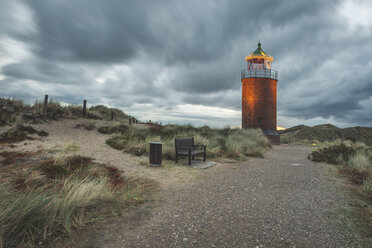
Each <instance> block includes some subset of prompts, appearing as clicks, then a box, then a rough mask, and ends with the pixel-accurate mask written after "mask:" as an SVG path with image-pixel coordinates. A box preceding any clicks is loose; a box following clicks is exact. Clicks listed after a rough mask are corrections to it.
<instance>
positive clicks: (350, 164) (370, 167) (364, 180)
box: [309, 141, 372, 192]
mask: <svg viewBox="0 0 372 248" xmlns="http://www.w3.org/2000/svg"><path fill="white" fill-rule="evenodd" d="M328 144H329V146H328V147H324V148H318V149H316V150H314V151H313V152H312V153H311V154H310V155H309V158H310V159H312V160H313V161H316V162H326V163H330V164H335V165H340V167H339V168H340V170H341V171H343V172H345V173H347V175H348V176H349V178H350V179H351V180H352V181H353V182H355V183H357V184H359V185H361V186H362V188H363V190H365V191H367V192H371V190H370V187H371V177H372V148H371V147H368V146H366V145H364V144H363V143H353V142H350V141H346V142H345V141H337V142H330V143H328ZM321 147H323V145H321Z"/></svg>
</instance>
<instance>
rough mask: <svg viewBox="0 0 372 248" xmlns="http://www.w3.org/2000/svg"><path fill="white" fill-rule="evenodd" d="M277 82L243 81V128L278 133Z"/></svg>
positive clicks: (271, 80)
mask: <svg viewBox="0 0 372 248" xmlns="http://www.w3.org/2000/svg"><path fill="white" fill-rule="evenodd" d="M277 82H278V81H277V80H274V79H270V78H244V79H242V128H261V129H262V130H263V131H267V130H272V131H276V90H277Z"/></svg>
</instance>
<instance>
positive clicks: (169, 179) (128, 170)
mask: <svg viewBox="0 0 372 248" xmlns="http://www.w3.org/2000/svg"><path fill="white" fill-rule="evenodd" d="M89 122H92V121H91V120H86V119H72V120H69V119H65V120H59V121H50V122H47V123H41V124H33V125H31V126H32V127H34V128H35V129H37V130H39V131H40V130H44V131H46V132H48V133H49V136H47V137H40V136H35V135H33V137H35V138H36V139H35V140H25V141H22V142H19V143H14V144H13V145H15V147H10V146H9V145H1V146H0V151H18V152H29V151H37V150H44V151H46V152H47V154H50V155H51V156H54V157H58V156H67V155H73V154H78V155H82V156H87V157H91V158H94V161H95V162H99V163H104V164H107V165H113V166H116V167H118V168H120V169H121V170H122V171H123V172H124V175H125V176H130V177H142V178H149V179H152V180H154V181H156V182H158V183H159V185H160V187H162V188H167V187H169V186H170V185H171V186H172V187H173V186H174V183H178V182H181V183H182V182H189V181H190V180H195V179H198V178H202V177H203V176H205V175H206V172H205V171H202V170H198V169H193V168H190V167H188V166H179V165H180V164H181V165H182V163H179V164H178V165H177V166H175V163H173V162H171V161H165V163H164V164H163V167H160V168H158V167H151V166H149V158H148V157H147V156H142V157H138V156H133V155H131V154H128V153H124V152H122V151H119V150H116V149H113V148H111V147H110V146H108V145H106V143H105V141H106V140H107V139H108V138H109V137H111V135H107V134H101V133H99V132H98V131H97V128H98V127H100V126H104V125H108V124H109V122H106V121H95V123H96V128H95V129H93V130H92V131H88V130H85V129H84V128H75V127H76V125H77V124H83V123H89ZM138 127H139V128H141V125H138ZM8 129H9V127H0V133H2V132H4V131H6V130H8ZM73 142H74V143H76V144H77V145H78V146H79V149H78V150H77V151H75V152H70V153H68V154H65V153H64V152H63V150H64V149H65V148H66V147H67V146H68V145H69V144H72V143H73ZM183 164H185V163H183ZM215 171H216V170H215ZM217 171H218V170H217Z"/></svg>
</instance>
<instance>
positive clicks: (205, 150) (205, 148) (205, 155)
mask: <svg viewBox="0 0 372 248" xmlns="http://www.w3.org/2000/svg"><path fill="white" fill-rule="evenodd" d="M203 155H204V157H203V159H204V162H205V161H206V160H207V147H206V146H204V154H203Z"/></svg>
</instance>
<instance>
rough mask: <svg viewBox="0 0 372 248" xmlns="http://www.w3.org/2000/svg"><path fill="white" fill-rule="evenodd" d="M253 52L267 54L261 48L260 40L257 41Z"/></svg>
mask: <svg viewBox="0 0 372 248" xmlns="http://www.w3.org/2000/svg"><path fill="white" fill-rule="evenodd" d="M253 54H255V55H262V56H267V54H266V53H265V52H264V51H263V50H262V49H261V42H258V44H257V49H256V51H254V52H253Z"/></svg>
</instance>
